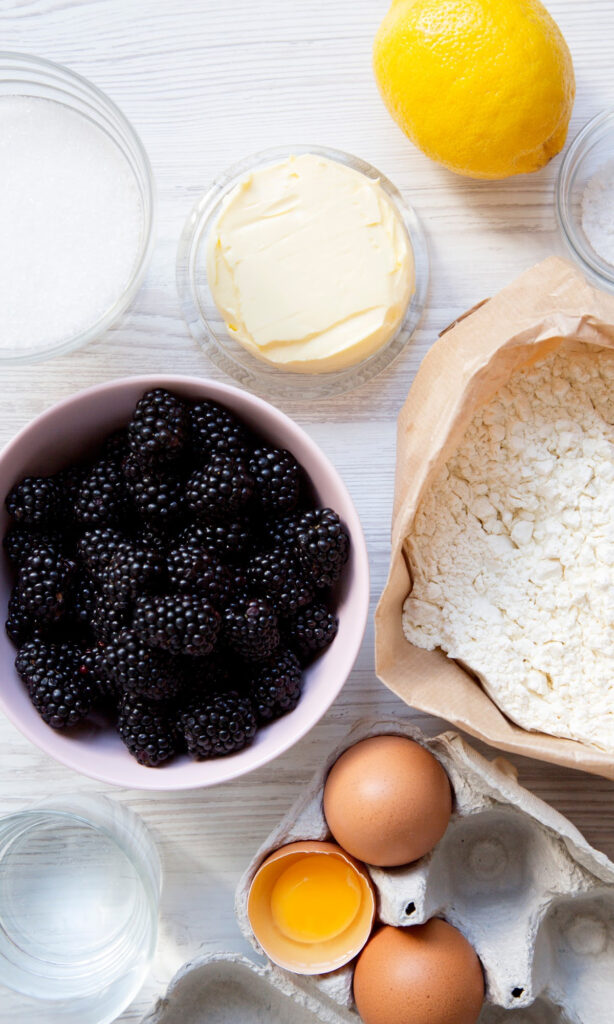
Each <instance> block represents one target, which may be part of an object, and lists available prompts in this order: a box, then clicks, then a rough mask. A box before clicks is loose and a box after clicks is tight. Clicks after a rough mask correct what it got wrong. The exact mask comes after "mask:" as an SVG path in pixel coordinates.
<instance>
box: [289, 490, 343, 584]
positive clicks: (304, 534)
mask: <svg viewBox="0 0 614 1024" xmlns="http://www.w3.org/2000/svg"><path fill="white" fill-rule="evenodd" d="M296 545H297V548H298V551H299V556H300V559H301V563H302V565H303V568H304V570H305V572H306V574H307V576H308V578H309V579H311V580H312V581H313V583H314V585H315V586H316V587H330V586H332V584H333V583H335V581H336V580H338V579H339V577H340V576H341V573H342V571H343V567H344V565H345V563H346V562H347V560H348V557H349V551H350V538H349V536H348V533H347V530H346V529H345V527H344V526H343V524H342V523H341V520H340V519H339V516H338V515H337V513H336V512H333V510H332V509H330V508H319V509H313V510H312V511H310V512H304V513H303V515H302V516H301V518H300V520H299V523H298V525H297V528H296Z"/></svg>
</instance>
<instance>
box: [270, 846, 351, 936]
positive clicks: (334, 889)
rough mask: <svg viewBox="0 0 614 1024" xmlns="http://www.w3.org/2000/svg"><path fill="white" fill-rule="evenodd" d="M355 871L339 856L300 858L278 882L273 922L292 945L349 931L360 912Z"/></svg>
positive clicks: (273, 904)
mask: <svg viewBox="0 0 614 1024" xmlns="http://www.w3.org/2000/svg"><path fill="white" fill-rule="evenodd" d="M360 903H361V889H360V880H359V879H358V877H357V876H356V872H355V871H354V869H353V868H352V867H351V865H350V864H347V863H346V862H345V861H344V860H342V859H341V858H339V857H330V856H323V855H322V854H312V855H311V856H307V857H301V859H300V860H297V861H295V862H294V863H293V864H292V865H291V866H290V867H289V868H287V869H286V870H285V871H284V872H283V873H282V874H281V875H280V876H279V878H278V879H277V881H276V883H275V885H274V887H273V891H272V893H271V913H272V915H273V920H274V921H275V924H276V925H277V927H278V928H279V930H280V931H281V932H283V934H284V935H285V936H286V937H287V938H289V939H293V940H294V941H295V942H325V941H327V940H328V939H333V938H334V937H335V936H336V935H341V933H342V932H344V931H345V930H346V928H349V926H350V925H351V923H352V921H353V920H354V919H355V917H356V915H357V914H358V911H359V909H360Z"/></svg>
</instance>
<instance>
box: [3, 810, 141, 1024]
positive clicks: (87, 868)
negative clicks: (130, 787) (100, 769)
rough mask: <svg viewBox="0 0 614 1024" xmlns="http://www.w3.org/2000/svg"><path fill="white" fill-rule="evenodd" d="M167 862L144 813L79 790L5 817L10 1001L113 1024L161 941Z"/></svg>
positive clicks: (49, 1020)
mask: <svg viewBox="0 0 614 1024" xmlns="http://www.w3.org/2000/svg"><path fill="white" fill-rule="evenodd" d="M160 886H161V866H160V860H159V857H158V854H157V851H156V847H155V845H154V842H153V840H152V838H151V836H150V835H149V833H148V832H147V830H146V828H145V826H144V825H143V823H142V822H141V820H140V819H139V818H138V817H137V816H136V815H135V814H133V813H132V812H131V811H129V810H128V809H127V808H126V807H123V806H122V805H121V804H119V803H116V802H114V801H111V800H108V799H106V798H105V797H91V796H70V797H62V798H59V799H57V800H48V801H45V802H44V803H43V804H40V805H38V806H36V807H33V808H30V809H28V810H25V811H20V812H18V813H16V814H11V815H9V816H8V817H5V818H3V819H1V820H0V987H1V989H2V990H1V991H0V1006H1V1007H2V1013H4V1012H6V1010H7V1007H10V1008H11V1009H12V1010H13V1016H9V1017H5V1018H3V1019H5V1020H9V1019H11V1020H13V1019H14V1020H23V1021H25V1020H32V1021H34V1020H36V1022H37V1024H109V1022H110V1021H112V1020H115V1018H116V1017H118V1016H119V1014H120V1013H122V1011H123V1010H124V1009H125V1007H126V1006H128V1004H129V1003H130V1002H131V1001H132V999H133V998H134V996H135V995H136V993H137V992H138V991H139V989H140V988H141V986H142V984H143V981H144V979H145V975H146V974H147V971H148V969H149V966H150V963H151V959H152V957H153V953H154V950H155V946H156V938H157V924H158V905H159V897H160Z"/></svg>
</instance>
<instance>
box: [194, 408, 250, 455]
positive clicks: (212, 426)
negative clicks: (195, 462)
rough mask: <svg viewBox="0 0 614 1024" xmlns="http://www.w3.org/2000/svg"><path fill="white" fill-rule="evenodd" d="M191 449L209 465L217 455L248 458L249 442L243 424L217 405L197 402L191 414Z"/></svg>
mask: <svg viewBox="0 0 614 1024" xmlns="http://www.w3.org/2000/svg"><path fill="white" fill-rule="evenodd" d="M190 422H191V427H192V448H193V450H194V452H195V453H196V454H197V455H198V456H201V457H202V458H203V459H204V460H205V461H208V460H209V459H210V458H211V456H212V455H215V454H216V453H217V452H223V453H224V454H225V455H233V456H235V457H236V456H239V457H243V458H245V457H246V456H247V454H248V451H249V438H248V434H247V431H246V429H245V427H244V426H243V424H242V423H240V422H239V420H238V419H236V417H235V416H233V415H232V413H231V412H229V411H228V409H224V408H223V406H221V405H218V404H217V403H216V402H209V401H207V400H205V401H203V402H197V403H196V405H193V406H192V408H191V410H190Z"/></svg>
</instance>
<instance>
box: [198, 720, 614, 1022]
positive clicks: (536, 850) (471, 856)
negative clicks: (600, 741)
mask: <svg viewBox="0 0 614 1024" xmlns="http://www.w3.org/2000/svg"><path fill="white" fill-rule="evenodd" d="M382 734H390V735H403V736H408V737H409V738H410V739H413V740H416V741H417V742H418V743H420V744H422V746H424V747H426V749H427V750H430V751H431V753H432V754H434V756H435V757H436V758H437V759H438V760H439V761H440V762H441V764H442V765H443V767H444V768H445V770H446V772H447V774H448V776H449V778H450V781H451V784H452V787H453V790H454V797H455V800H454V808H453V813H452V817H451V820H450V823H449V825H448V828H447V831H446V833H445V835H444V837H443V838H442V839H441V841H440V842H439V843H438V844H437V846H436V847H435V849H434V850H433V851H432V852H431V853H429V854H427V855H426V856H425V857H423V858H421V859H420V860H419V861H417V862H416V863H414V864H411V865H409V866H407V867H401V868H393V869H381V868H373V867H370V868H369V873H370V875H371V878H372V880H373V883H374V885H375V889H376V893H377V903H378V917H379V920H380V921H383V922H384V923H385V924H390V925H396V926H409V925H415V924H420V923H422V922H424V921H427V920H429V918H431V917H438V916H439V917H444V918H445V919H446V920H447V921H449V922H450V924H452V925H454V926H455V927H456V928H458V929H459V930H460V931H461V932H462V933H463V935H465V937H466V938H467V939H468V941H469V942H470V943H471V945H472V946H473V948H474V949H475V950H476V952H477V954H478V956H479V957H480V960H481V962H482V964H483V967H484V973H485V978H486V1003H485V1006H484V1010H483V1012H482V1015H481V1017H480V1024H502V1022H505V1024H555V1022H557V1024H608V1022H609V1024H613V1022H614V864H613V863H612V862H611V861H610V860H609V859H608V858H607V857H606V856H605V854H603V853H600V852H599V851H597V850H595V849H593V848H592V847H591V846H590V845H589V844H588V843H587V841H586V840H585V839H584V837H583V836H582V834H581V833H580V832H579V831H578V830H577V829H576V828H575V827H574V826H573V825H572V824H571V822H569V821H568V820H567V819H566V818H565V817H563V815H561V814H559V813H558V812H557V811H555V810H554V809H553V808H552V807H550V806H549V805H548V804H546V803H544V802H543V801H542V800H540V799H538V798H537V797H536V796H534V795H533V794H532V793H529V792H528V791H527V790H526V789H523V787H522V786H520V785H519V783H518V781H517V779H516V773H515V769H514V768H513V766H512V765H510V764H509V763H508V762H506V761H504V760H502V759H500V758H498V759H495V760H494V761H492V762H491V761H488V760H486V759H485V758H484V757H482V756H481V755H480V754H478V753H477V752H476V751H475V750H473V749H472V748H471V747H470V746H469V745H468V744H467V743H465V741H464V740H463V739H461V737H460V736H458V735H457V734H456V733H453V732H447V733H444V734H442V735H440V736H437V737H435V738H434V739H428V738H426V737H425V736H424V735H423V734H422V733H421V732H420V731H419V730H418V729H417V728H415V727H413V726H410V725H403V726H402V727H400V726H399V723H398V722H392V721H388V720H387V721H380V722H375V723H373V722H370V723H366V722H361V723H358V724H357V725H356V726H355V727H354V728H353V729H352V731H351V732H350V733H349V734H348V736H347V737H346V739H345V741H344V743H343V744H342V745H341V746H340V747H339V748H338V749H337V750H335V751H334V752H333V753H332V754H331V756H330V758H329V759H328V761H327V763H326V764H324V765H323V766H322V768H321V769H320V770H319V771H318V772H317V774H316V775H315V777H314V778H313V779H312V781H311V783H310V785H309V786H308V787H307V788H306V790H305V792H304V794H303V795H302V796H301V798H300V799H299V800H298V801H297V802H296V803H295V804H294V806H293V807H292V809H291V810H290V811H289V812H288V814H287V815H286V816H285V817H284V819H283V820H282V821H281V822H280V824H279V825H278V826H277V828H275V830H274V831H273V832H272V833H271V835H270V836H269V837H268V839H267V840H266V841H265V843H264V844H263V845H262V846H261V847H260V849H259V850H258V852H257V853H256V855H255V856H254V857H253V859H252V861H251V863H250V865H249V867H248V869H247V871H246V872H245V874H244V875H243V877H242V879H241V881H240V882H239V885H238V888H237V893H236V913H237V918H238V921H239V925H240V927H241V930H242V932H243V934H244V935H245V936H246V938H247V939H248V940H249V942H250V943H251V944H252V946H253V947H254V948H255V949H256V950H258V951H260V952H262V951H261V950H260V947H259V945H258V942H257V940H256V938H255V936H254V934H253V932H252V930H251V927H250V924H249V918H248V914H247V901H248V894H249V889H250V885H251V882H252V880H253V878H254V875H255V873H256V871H257V869H258V867H259V866H260V864H261V863H262V861H263V860H264V859H265V858H266V857H267V856H268V855H269V854H270V853H272V852H273V851H274V850H277V849H278V848H279V847H281V846H285V845H286V844H287V843H293V842H296V841H300V840H307V839H316V840H326V839H331V838H332V837H331V834H330V832H329V830H328V828H327V825H326V821H325V819H324V812H323V808H322V793H323V787H324V782H325V780H326V776H327V774H328V771H329V769H330V767H331V766H332V765H333V764H334V762H335V761H336V760H337V758H338V757H339V756H340V755H341V754H342V753H343V751H344V750H346V749H347V748H348V747H350V746H352V745H353V744H354V743H357V742H359V741H360V740H362V739H365V738H366V737H368V736H375V735H382ZM268 971H269V973H268V974H267V979H268V981H269V983H273V984H274V985H276V986H278V987H279V990H280V991H282V990H284V991H288V990H289V987H291V988H292V990H293V991H295V992H297V991H298V992H302V993H303V994H304V995H305V996H307V997H309V998H316V999H317V1000H318V1002H319V1003H320V1004H321V1006H323V1007H324V1008H325V1009H326V1012H323V1011H322V1009H321V1010H320V1019H322V1020H326V1021H327V1024H337V1022H338V1017H336V1015H339V1014H341V1015H342V1019H343V1020H349V1021H352V1022H353V1024H357V1022H358V1021H359V1017H358V1014H357V1013H356V1010H355V1007H354V1003H353V999H352V975H353V964H349V965H347V966H346V967H343V968H341V969H340V970H338V971H335V972H333V973H331V974H323V975H318V976H316V977H309V978H303V977H300V976H298V975H293V974H290V973H289V972H286V971H284V970H282V969H281V968H277V967H275V966H274V965H272V964H271V965H269V967H268ZM250 1019H251V1018H250ZM288 1019H292V1020H294V1019H295V1018H294V1017H288ZM297 1019H298V1018H297ZM184 1024H185V1022H184Z"/></svg>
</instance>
